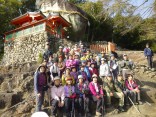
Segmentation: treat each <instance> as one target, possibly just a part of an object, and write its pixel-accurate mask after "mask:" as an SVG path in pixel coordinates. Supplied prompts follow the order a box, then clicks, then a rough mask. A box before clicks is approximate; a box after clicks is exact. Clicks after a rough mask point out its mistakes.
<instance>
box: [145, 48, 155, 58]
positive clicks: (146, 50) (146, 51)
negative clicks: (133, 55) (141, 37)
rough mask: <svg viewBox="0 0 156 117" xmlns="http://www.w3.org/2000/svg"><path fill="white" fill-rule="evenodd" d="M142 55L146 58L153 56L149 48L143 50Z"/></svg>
mask: <svg viewBox="0 0 156 117" xmlns="http://www.w3.org/2000/svg"><path fill="white" fill-rule="evenodd" d="M144 55H145V57H146V56H151V57H152V56H153V51H152V50H151V49H150V48H145V49H144Z"/></svg>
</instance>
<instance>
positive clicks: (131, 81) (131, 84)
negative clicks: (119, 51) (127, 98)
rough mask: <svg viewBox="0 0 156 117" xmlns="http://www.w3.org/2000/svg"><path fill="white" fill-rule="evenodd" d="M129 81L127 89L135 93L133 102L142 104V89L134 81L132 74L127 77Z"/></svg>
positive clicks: (126, 82) (127, 81)
mask: <svg viewBox="0 0 156 117" xmlns="http://www.w3.org/2000/svg"><path fill="white" fill-rule="evenodd" d="M127 77H128V79H127V80H126V81H125V84H126V88H127V89H128V90H129V91H130V92H131V93H133V99H132V100H133V102H134V104H142V101H141V98H140V89H139V86H138V84H137V83H136V82H135V81H134V79H133V76H132V75H131V74H128V75H127Z"/></svg>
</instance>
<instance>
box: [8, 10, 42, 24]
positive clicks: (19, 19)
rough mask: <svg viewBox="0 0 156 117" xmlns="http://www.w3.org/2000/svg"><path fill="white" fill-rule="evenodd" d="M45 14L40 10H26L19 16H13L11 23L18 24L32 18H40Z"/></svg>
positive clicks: (29, 20)
mask: <svg viewBox="0 0 156 117" xmlns="http://www.w3.org/2000/svg"><path fill="white" fill-rule="evenodd" d="M44 18H45V16H44V15H43V14H42V13H41V12H27V13H25V14H23V15H21V16H19V17H16V18H14V19H13V20H12V21H11V24H13V25H20V24H23V23H26V22H31V21H32V20H37V21H39V20H42V19H44Z"/></svg>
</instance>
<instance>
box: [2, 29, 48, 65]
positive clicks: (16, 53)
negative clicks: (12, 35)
mask: <svg viewBox="0 0 156 117" xmlns="http://www.w3.org/2000/svg"><path fill="white" fill-rule="evenodd" d="M47 39H48V35H47V32H39V33H36V34H33V35H28V36H26V37H21V38H16V39H15V40H14V41H13V44H12V45H11V46H9V45H8V44H6V45H5V46H4V57H3V59H2V64H5V65H10V64H14V63H16V64H17V63H27V62H33V61H37V60H38V57H39V53H43V52H44V51H45V43H46V41H47Z"/></svg>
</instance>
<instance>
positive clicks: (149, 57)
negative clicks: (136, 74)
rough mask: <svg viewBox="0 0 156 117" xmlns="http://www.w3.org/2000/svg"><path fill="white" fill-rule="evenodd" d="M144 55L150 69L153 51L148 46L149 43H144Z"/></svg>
mask: <svg viewBox="0 0 156 117" xmlns="http://www.w3.org/2000/svg"><path fill="white" fill-rule="evenodd" d="M144 55H145V57H146V58H147V63H148V67H149V69H152V67H153V60H152V59H153V56H154V54H153V51H152V50H151V48H149V44H146V48H145V49H144Z"/></svg>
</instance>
